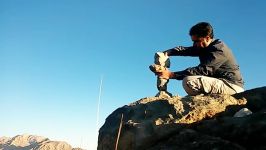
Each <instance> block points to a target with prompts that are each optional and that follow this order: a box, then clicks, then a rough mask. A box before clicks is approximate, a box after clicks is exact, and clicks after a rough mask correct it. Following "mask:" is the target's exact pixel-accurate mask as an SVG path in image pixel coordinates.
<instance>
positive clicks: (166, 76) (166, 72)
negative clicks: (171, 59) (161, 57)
mask: <svg viewBox="0 0 266 150" xmlns="http://www.w3.org/2000/svg"><path fill="white" fill-rule="evenodd" d="M156 74H157V75H158V76H159V78H163V79H172V78H173V77H174V73H173V72H171V71H169V70H168V69H167V68H166V69H165V70H162V72H158V73H156Z"/></svg>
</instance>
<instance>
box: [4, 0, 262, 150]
mask: <svg viewBox="0 0 266 150" xmlns="http://www.w3.org/2000/svg"><path fill="white" fill-rule="evenodd" d="M265 14H266V1H264V0H219V1H213V0H201V1H199V0H182V1H181V0H134V1H129V0H102V1H100V0H99V1H96V0H0V71H1V73H0V106H1V109H0V114H1V123H0V136H14V135H17V134H23V133H28V134H36V135H41V136H45V137H49V138H50V139H52V140H63V141H66V142H68V143H70V144H71V145H72V146H74V147H83V148H88V149H96V142H97V132H96V128H97V127H96V120H97V119H96V113H97V100H98V94H99V86H100V78H101V76H103V88H102V97H101V103H100V115H99V116H100V122H99V123H100V126H101V125H102V124H103V123H104V121H105V118H106V117H107V116H108V115H109V114H110V113H111V112H112V111H114V110H115V109H116V108H118V107H121V106H123V105H126V104H128V103H130V102H133V101H136V100H138V99H140V98H143V97H150V96H153V95H155V94H156V92H157V89H156V77H155V76H154V75H153V74H152V73H151V72H150V70H149V69H148V66H149V65H150V64H152V63H153V56H154V53H155V52H156V51H162V50H166V49H169V48H172V47H175V46H178V45H183V46H190V45H191V44H192V42H191V40H190V37H189V36H188V31H189V29H190V27H191V26H192V25H194V24H196V23H198V22H200V21H207V22H210V23H211V24H212V25H213V27H214V30H215V31H214V32H215V37H216V38H219V39H221V40H223V41H224V42H225V43H226V44H227V45H228V46H229V47H230V48H231V49H232V51H233V53H234V54H235V57H236V59H237V61H238V63H239V65H240V68H241V72H242V74H243V77H244V80H245V88H246V89H251V88H255V87H260V86H265V85H266V79H265V74H266V71H265V65H266V64H265V56H266V50H265V43H266V36H265V35H266V17H265ZM171 61H172V66H171V68H170V70H172V71H180V70H183V69H185V68H187V67H190V66H195V65H197V64H198V63H199V62H198V59H197V58H190V57H171ZM169 91H170V92H172V93H173V94H175V95H177V94H179V95H181V96H185V92H184V90H183V89H182V85H181V82H180V81H177V80H171V81H170V83H169Z"/></svg>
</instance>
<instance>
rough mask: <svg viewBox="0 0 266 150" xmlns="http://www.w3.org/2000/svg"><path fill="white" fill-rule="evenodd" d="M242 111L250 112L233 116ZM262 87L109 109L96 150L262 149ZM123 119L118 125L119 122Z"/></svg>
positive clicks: (265, 119) (265, 121) (265, 122)
mask: <svg viewBox="0 0 266 150" xmlns="http://www.w3.org/2000/svg"><path fill="white" fill-rule="evenodd" d="M245 107H247V108H248V109H250V110H251V111H252V112H253V113H252V114H250V115H247V116H244V117H233V116H234V114H235V113H236V112H238V111H239V110H240V109H242V108H245ZM265 108H266V87H262V88H257V89H253V90H248V91H245V92H243V93H240V94H236V95H233V96H229V95H207V96H204V95H198V96H186V97H173V98H164V99H162V98H156V97H150V98H143V99H141V100H139V101H136V102H134V103H132V104H129V105H126V106H123V107H121V108H118V109H117V110H115V111H114V112H113V113H112V114H111V115H109V116H108V117H107V119H106V122H105V124H104V125H103V126H102V127H101V129H100V131H99V137H98V150H113V149H115V147H116V141H117V138H118V132H119V126H120V124H121V125H122V126H121V132H120V133H121V134H120V136H119V141H118V145H117V146H118V150H139V149H141V150H145V149H147V150H175V149H181V150H182V149H183V150H187V149H201V150H206V149H207V150H208V149H217V150H220V149H228V150H230V149H232V150H238V149H239V150H244V149H266V144H265V142H264V141H265V140H266V113H265V110H266V109H265ZM122 114H123V118H122V122H121V117H122Z"/></svg>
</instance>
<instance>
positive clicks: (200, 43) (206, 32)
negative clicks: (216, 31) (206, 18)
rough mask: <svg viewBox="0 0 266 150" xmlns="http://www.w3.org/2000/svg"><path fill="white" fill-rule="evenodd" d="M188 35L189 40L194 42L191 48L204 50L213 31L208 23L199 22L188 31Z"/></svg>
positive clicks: (211, 37) (209, 41)
mask: <svg viewBox="0 0 266 150" xmlns="http://www.w3.org/2000/svg"><path fill="white" fill-rule="evenodd" d="M189 35H190V36H191V40H192V41H193V42H194V43H193V46H196V47H199V48H205V47H207V46H209V45H210V43H211V42H212V39H213V29H212V26H211V25H210V24H209V23H207V22H200V23H198V24H196V25H194V26H193V27H192V28H191V29H190V31H189Z"/></svg>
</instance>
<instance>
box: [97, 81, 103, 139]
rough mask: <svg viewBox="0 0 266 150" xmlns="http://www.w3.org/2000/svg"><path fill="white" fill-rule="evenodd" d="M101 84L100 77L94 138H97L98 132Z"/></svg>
mask: <svg viewBox="0 0 266 150" xmlns="http://www.w3.org/2000/svg"><path fill="white" fill-rule="evenodd" d="M102 84H103V76H101V82H100V89H99V97H98V107H97V120H96V137H97V136H98V130H99V116H100V104H101V96H102Z"/></svg>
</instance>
